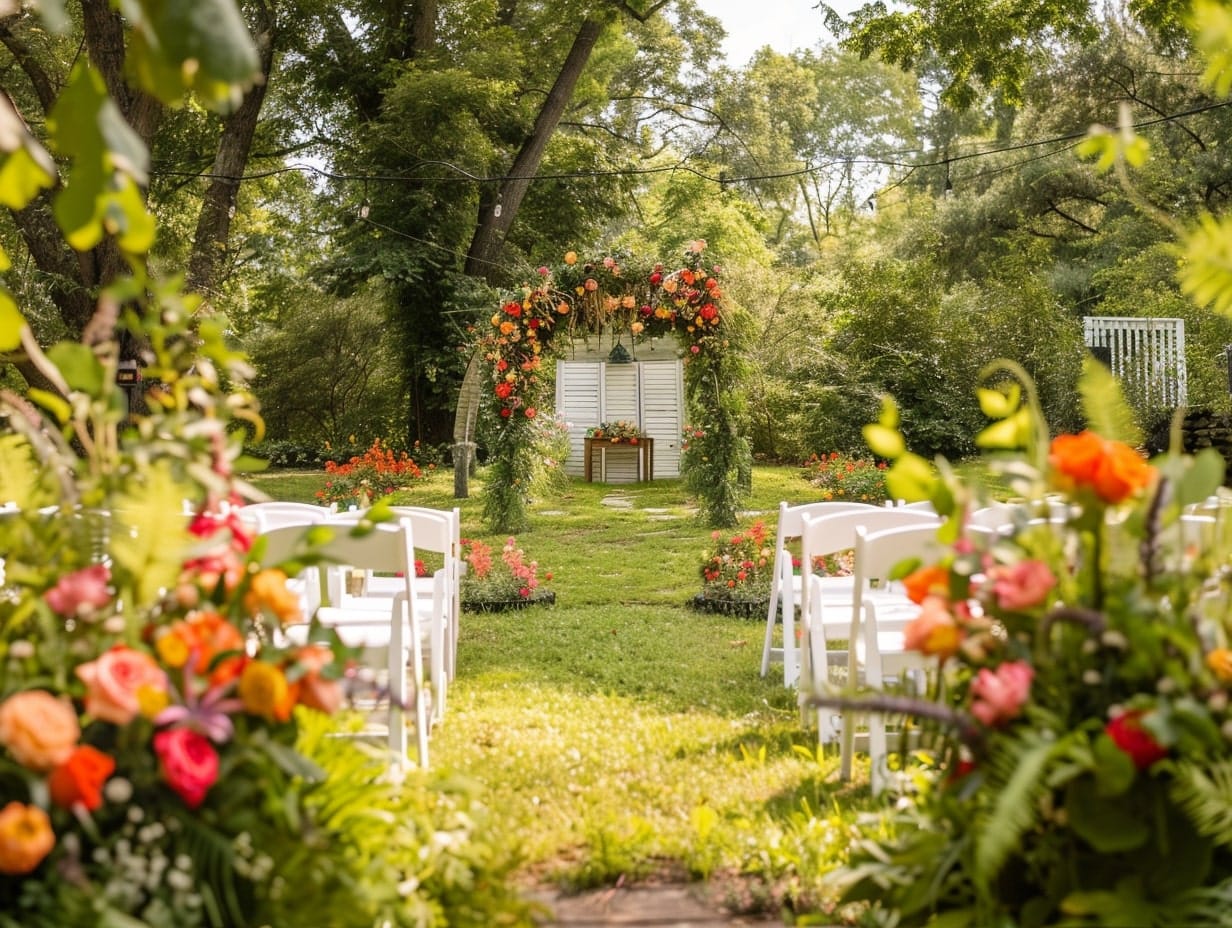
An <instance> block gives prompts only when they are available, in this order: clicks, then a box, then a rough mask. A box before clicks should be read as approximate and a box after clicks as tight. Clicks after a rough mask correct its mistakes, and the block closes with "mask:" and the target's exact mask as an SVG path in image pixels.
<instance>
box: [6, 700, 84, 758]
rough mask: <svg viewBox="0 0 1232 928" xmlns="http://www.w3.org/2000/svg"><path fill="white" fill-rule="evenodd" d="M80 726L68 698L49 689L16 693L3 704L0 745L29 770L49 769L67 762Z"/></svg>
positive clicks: (75, 742) (77, 737)
mask: <svg viewBox="0 0 1232 928" xmlns="http://www.w3.org/2000/svg"><path fill="white" fill-rule="evenodd" d="M79 738H81V726H80V725H79V724H78V722H77V713H76V712H75V711H74V710H73V706H72V704H71V703H69V701H68V700H67V699H60V698H58V697H56V696H53V695H52V694H51V693H49V692H47V691H46V690H25V691H23V692H20V693H14V694H13V695H12V696H10V697H9V698H8V699H6V700H5V701H4V703H3V704H2V705H0V744H3V745H4V746H5V747H6V748H8V750H9V753H10V754H12V755H13V758H14V760H16V761H17V763H19V764H21V765H22V766H23V767H27V768H29V769H30V770H37V771H40V772H42V771H45V770H50V769H51V768H52V767H55V766H56V765H57V764H62V763H64V761H66V760H68V757H69V755H70V754H72V753H73V748H74V747H75V746H76V744H77V741H78V739H79Z"/></svg>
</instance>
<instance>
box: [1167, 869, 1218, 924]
mask: <svg viewBox="0 0 1232 928" xmlns="http://www.w3.org/2000/svg"><path fill="white" fill-rule="evenodd" d="M1230 911H1232V879H1227V880H1224V881H1223V882H1222V883H1217V884H1215V885H1214V886H1198V887H1195V888H1193V889H1190V890H1187V891H1186V892H1183V893H1177V894H1176V895H1175V896H1171V897H1170V898H1169V899H1168V900H1167V905H1166V906H1163V907H1161V910H1160V911H1158V912H1157V913H1156V919H1155V920H1154V921H1153V923H1152V928H1189V926H1191V925H1222V924H1224V923H1225V922H1226V920H1227V918H1228V912H1230Z"/></svg>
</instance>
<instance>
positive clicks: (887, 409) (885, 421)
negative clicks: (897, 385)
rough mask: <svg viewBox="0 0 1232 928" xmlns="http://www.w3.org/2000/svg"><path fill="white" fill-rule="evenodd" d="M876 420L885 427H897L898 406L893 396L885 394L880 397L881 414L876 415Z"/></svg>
mask: <svg viewBox="0 0 1232 928" xmlns="http://www.w3.org/2000/svg"><path fill="white" fill-rule="evenodd" d="M877 421H878V422H879V423H880V424H881V425H884V426H885V427H886V428H887V429H897V428H898V406H897V404H896V403H895V402H894V397H892V396H889V395H887V396H883V397H882V398H881V414H880V415H879V416H878V417H877Z"/></svg>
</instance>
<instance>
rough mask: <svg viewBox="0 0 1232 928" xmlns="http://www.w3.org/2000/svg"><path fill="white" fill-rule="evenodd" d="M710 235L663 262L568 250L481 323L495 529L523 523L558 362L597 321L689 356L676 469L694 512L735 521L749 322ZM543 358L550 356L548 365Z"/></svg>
mask: <svg viewBox="0 0 1232 928" xmlns="http://www.w3.org/2000/svg"><path fill="white" fill-rule="evenodd" d="M705 247H706V243H705V242H704V241H701V240H697V241H693V242H690V243H689V244H688V246H687V247H686V250H685V253H684V259H683V261H682V262H681V263H680V265H679V266H677V267H673V268H671V269H669V268H668V267H666V266H665V265H664V264H662V263H656V264H650V263H646V262H643V261H639V260H638V259H636V258H634V257H632V256H628V255H615V254H613V255H607V256H605V257H602V258H599V259H596V260H582V259H579V258H578V256H577V254H576V253H575V252H569V253H567V254H566V255H565V256H564V261H563V263H561V264H560V265H559V266H557V267H554V268H549V267H546V266H545V267H540V268H539V269H538V271H537V277H538V279H537V281H536V282H535V283H533V284H526V285H524V286H523V287H522V289H521V291H520V292H519V293H517V294H516V295H514V296H512V297H511V298H510V299H508V300H506V301H505V302H504V303H503V304H502V305H501V306H500V308H499V310H497V312H495V313H493V315H492V317H491V319H490V320H489V324H488V325H486V326H484V327H483V332H482V334H481V335H480V338H479V345H478V349H479V352H480V356H481V357H482V359H483V361H484V364H485V368H486V370H487V374H488V376H487V378H486V380H485V389H484V397H485V403H484V406H485V411H486V412H487V413H488V414H489V415H490V416H492V417H493V419H494V426H493V428H492V430H491V434H492V436H493V437H492V441H491V446H490V448H489V468H488V480H487V485H486V488H485V490H484V519H485V520H486V522H487V523H488V527H489V529H490V530H491V531H492V532H518V531H522V530H524V529H525V528H526V526H527V523H528V518H527V505H528V503H529V499H530V491H531V484H532V481H533V479H534V477H535V473H536V469H537V468H538V467H539V466H540V461H541V456H540V455H539V454H538V453H537V451H536V445H537V443H538V437H539V435H540V432H541V430H542V426H543V424H544V422H545V419H547V418H549V417H550V407H551V404H552V402H553V396H552V392H551V391H552V385H553V380H554V362H555V360H556V359H557V358H558V357H561V356H562V354H563V346H564V345H567V344H568V343H569V341H570V340H571V339H572V338H575V337H582V336H586V335H594V334H598V333H602V332H604V331H607V332H610V333H614V334H619V335H621V336H622V337H623V336H624V335H625V334H626V333H627V335H628V337H629V338H630V339H631V340H633V341H635V342H640V341H648V340H650V339H658V338H668V337H671V338H674V339H675V341H676V343H677V346H678V350H679V353H680V357H681V358H682V359H683V361H684V382H685V403H686V415H687V416H688V422H689V425H688V427H687V428H686V430H685V435H684V436H683V438H684V443H683V445H682V449H683V454H682V458H681V471H682V474H683V476H684V480H685V485H686V486H687V487H688V488H689V490H690V492H692V493H693V494H694V495H695V496H696V498H697V500H698V506H699V517H700V518H702V519H703V520H704V521H706V522H707V523H709V524H710V525H713V526H715V527H726V526H732V525H735V524H736V521H737V515H738V513H739V510H740V508H741V506H742V504H743V502H744V500H745V499H746V497H747V494H748V491H749V489H750V486H751V476H752V455H751V452H750V448H749V443H748V439H747V438H746V436H745V435H744V433H743V431H742V429H741V427H740V422H741V418H742V412H743V390H742V389H741V387H742V383H743V381H744V378H745V373H746V364H745V361H744V359H743V354H744V352H743V347H744V345H745V342H746V340H747V337H748V326H747V323H746V322H745V320H744V318H742V314H740V313H737V312H731V311H729V310H728V308H727V307H726V306H725V304H724V299H723V291H722V287H721V285H720V283H719V281H720V278H721V273H722V271H721V268H720V267H719V266H718V265H714V266H710V267H707V266H706V264H705V262H704V260H703V257H702V255H703V252H704V251H705ZM545 365H552V366H551V367H545Z"/></svg>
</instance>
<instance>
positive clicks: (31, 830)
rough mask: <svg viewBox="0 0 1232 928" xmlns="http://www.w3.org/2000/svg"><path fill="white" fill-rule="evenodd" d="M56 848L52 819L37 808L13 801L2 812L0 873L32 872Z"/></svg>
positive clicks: (0, 813) (0, 824) (0, 810)
mask: <svg viewBox="0 0 1232 928" xmlns="http://www.w3.org/2000/svg"><path fill="white" fill-rule="evenodd" d="M55 846H56V835H55V832H53V831H52V830H51V819H50V818H48V817H47V813H46V812H44V811H43V810H42V809H40V808H39V807H38V806H28V805H26V804H25V803H21V802H10V803H9V804H8V805H6V806H5V807H4V808H3V809H0V873H10V874H23V873H29V872H30V871H31V870H33V869H34V868H35V867H37V866H38V865H39V864H41V863H42V862H43V858H44V857H46V856H47V855H48V854H50V853H51V849H52V848H53V847H55Z"/></svg>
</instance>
